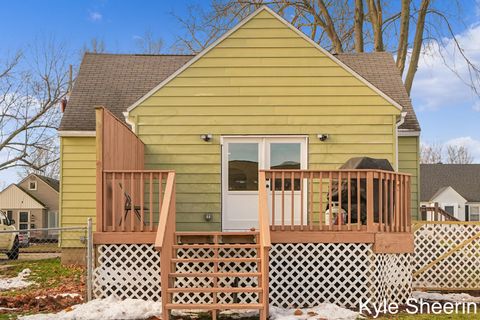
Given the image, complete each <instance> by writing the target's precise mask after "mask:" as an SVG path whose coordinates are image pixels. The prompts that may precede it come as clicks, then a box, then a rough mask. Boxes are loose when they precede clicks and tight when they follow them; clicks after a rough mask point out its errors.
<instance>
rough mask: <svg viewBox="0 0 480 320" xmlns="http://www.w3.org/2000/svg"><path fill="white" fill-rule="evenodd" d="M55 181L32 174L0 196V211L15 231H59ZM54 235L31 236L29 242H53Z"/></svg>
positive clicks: (56, 183) (50, 232)
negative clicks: (10, 221) (57, 228)
mask: <svg viewBox="0 0 480 320" xmlns="http://www.w3.org/2000/svg"><path fill="white" fill-rule="evenodd" d="M59 186H60V183H59V181H58V180H55V179H52V178H49V177H45V176H42V175H39V174H35V173H31V174H29V175H28V176H27V177H25V178H24V179H23V180H21V181H20V182H19V183H17V184H11V185H10V186H8V187H7V188H5V189H4V190H2V191H1V192H0V210H2V211H4V212H6V213H7V216H8V218H9V219H13V220H15V227H16V228H17V229H18V230H23V229H40V228H56V227H58V211H59V206H58V199H59ZM56 236H57V232H56V231H49V232H47V231H38V232H37V231H36V232H31V233H30V237H31V238H37V239H44V238H56Z"/></svg>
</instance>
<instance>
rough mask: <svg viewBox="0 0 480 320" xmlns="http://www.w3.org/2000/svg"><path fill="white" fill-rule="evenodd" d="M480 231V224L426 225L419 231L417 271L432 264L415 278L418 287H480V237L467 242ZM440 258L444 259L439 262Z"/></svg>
mask: <svg viewBox="0 0 480 320" xmlns="http://www.w3.org/2000/svg"><path fill="white" fill-rule="evenodd" d="M479 232H480V223H479V224H423V225H421V226H420V228H419V229H417V230H416V231H415V253H414V260H413V271H414V272H416V271H419V270H421V269H422V268H424V267H426V266H427V265H429V264H430V263H432V262H434V261H435V260H437V261H436V263H434V264H433V265H432V266H431V267H430V268H428V269H426V270H425V271H423V272H421V273H420V274H418V276H416V277H414V281H413V286H414V287H415V288H426V289H437V290H438V289H444V290H448V289H450V290H458V289H464V290H466V289H477V290H478V288H480V238H478V237H477V238H476V239H475V240H473V241H470V242H466V244H465V245H464V246H462V243H465V241H467V240H468V239H469V238H472V237H473V236H475V235H476V234H478V233H479ZM439 258H440V259H439Z"/></svg>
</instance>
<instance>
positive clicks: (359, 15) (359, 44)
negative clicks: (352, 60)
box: [354, 0, 363, 52]
mask: <svg viewBox="0 0 480 320" xmlns="http://www.w3.org/2000/svg"><path fill="white" fill-rule="evenodd" d="M354 32H355V51H357V52H363V0H355V25H354Z"/></svg>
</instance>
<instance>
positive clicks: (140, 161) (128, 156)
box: [96, 107, 145, 170]
mask: <svg viewBox="0 0 480 320" xmlns="http://www.w3.org/2000/svg"><path fill="white" fill-rule="evenodd" d="M96 117H97V123H96V125H97V153H98V152H99V151H100V152H101V157H100V159H97V164H98V160H100V161H101V165H102V170H142V169H143V168H144V150H145V145H144V144H143V142H142V141H141V140H140V139H139V138H138V137H137V136H136V135H135V134H134V133H133V132H132V131H131V130H130V128H129V127H128V126H127V125H126V124H124V123H123V122H122V121H121V120H120V119H118V118H117V117H115V116H114V115H113V114H112V113H111V112H110V111H108V110H107V109H105V108H104V107H99V108H97V109H96ZM97 156H98V154H97Z"/></svg>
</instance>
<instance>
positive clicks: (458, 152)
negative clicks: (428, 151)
mask: <svg viewBox="0 0 480 320" xmlns="http://www.w3.org/2000/svg"><path fill="white" fill-rule="evenodd" d="M446 163H451V164H470V163H473V156H472V154H471V152H470V150H469V149H468V148H467V147H466V146H463V145H449V146H447V154H446Z"/></svg>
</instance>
